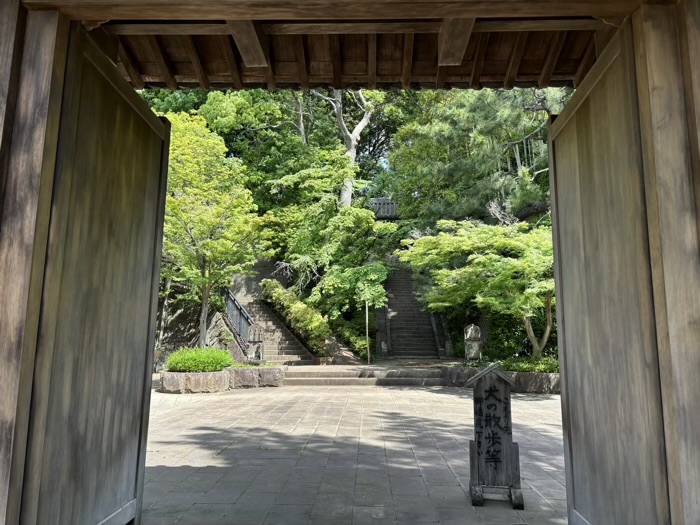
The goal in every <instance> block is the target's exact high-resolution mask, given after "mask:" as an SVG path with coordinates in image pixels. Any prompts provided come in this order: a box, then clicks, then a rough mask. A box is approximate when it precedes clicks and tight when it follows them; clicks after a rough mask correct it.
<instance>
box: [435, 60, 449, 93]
mask: <svg viewBox="0 0 700 525" xmlns="http://www.w3.org/2000/svg"><path fill="white" fill-rule="evenodd" d="M446 81H447V66H441V65H438V67H437V72H436V74H435V89H445V84H446Z"/></svg>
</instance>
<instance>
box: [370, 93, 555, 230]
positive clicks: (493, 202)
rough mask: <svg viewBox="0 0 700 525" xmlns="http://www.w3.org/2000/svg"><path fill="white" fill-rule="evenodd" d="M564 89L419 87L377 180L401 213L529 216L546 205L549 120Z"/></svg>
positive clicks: (427, 217) (433, 217) (425, 217)
mask: <svg viewBox="0 0 700 525" xmlns="http://www.w3.org/2000/svg"><path fill="white" fill-rule="evenodd" d="M567 97H568V91H565V90H561V89H556V90H554V89H552V90H512V91H497V90H484V91H451V92H448V93H444V94H436V93H435V92H431V93H426V94H425V95H423V99H422V101H421V102H422V106H423V108H424V110H423V111H422V113H420V114H414V115H413V118H411V119H409V120H408V122H407V123H406V124H404V125H403V126H402V127H401V128H400V129H399V130H398V132H397V133H396V136H395V137H394V147H393V148H392V150H391V152H390V154H389V161H390V167H391V170H390V172H388V173H387V174H386V175H385V176H383V177H382V178H381V180H379V181H378V185H379V186H380V187H382V188H383V190H384V192H385V193H387V194H389V195H391V196H392V197H393V198H394V199H395V200H397V201H398V203H399V210H400V213H401V215H402V217H404V218H407V219H415V218H417V219H421V220H422V221H423V222H424V223H427V224H434V223H435V221H437V220H440V219H455V220H460V219H467V218H475V219H481V220H493V219H494V218H496V219H497V220H498V221H499V222H503V223H508V222H516V218H517V219H519V220H524V219H526V218H527V217H528V216H529V215H528V214H533V213H542V212H543V211H544V212H546V211H547V210H548V207H549V178H548V174H547V167H548V156H547V146H546V143H545V140H544V139H545V138H546V124H547V119H548V116H549V113H550V112H556V111H558V108H559V107H560V106H561V104H562V101H563V100H565V99H566V98H567Z"/></svg>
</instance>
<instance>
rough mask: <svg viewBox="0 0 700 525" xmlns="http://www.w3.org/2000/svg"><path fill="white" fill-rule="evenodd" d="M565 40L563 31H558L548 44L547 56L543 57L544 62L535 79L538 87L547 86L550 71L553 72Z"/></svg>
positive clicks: (550, 74)
mask: <svg viewBox="0 0 700 525" xmlns="http://www.w3.org/2000/svg"><path fill="white" fill-rule="evenodd" d="M565 41H566V32H565V31H560V32H558V33H556V34H555V35H554V38H553V39H552V42H551V43H550V45H549V50H548V51H547V56H546V57H545V59H544V64H543V65H542V71H541V72H540V78H539V80H538V81H537V85H538V86H539V87H541V88H546V87H547V86H549V82H550V81H551V79H552V73H554V68H555V67H556V66H557V61H558V60H559V55H561V50H562V49H563V48H564V42H565Z"/></svg>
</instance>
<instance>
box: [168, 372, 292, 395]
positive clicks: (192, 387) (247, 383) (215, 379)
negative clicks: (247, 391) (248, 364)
mask: <svg viewBox="0 0 700 525" xmlns="http://www.w3.org/2000/svg"><path fill="white" fill-rule="evenodd" d="M283 383H284V369H283V368H227V369H226V370H222V371H220V372H161V373H160V391H161V392H166V393H169V394H200V393H213V392H226V391H227V390H233V389H234V388H258V387H266V386H282V385H283Z"/></svg>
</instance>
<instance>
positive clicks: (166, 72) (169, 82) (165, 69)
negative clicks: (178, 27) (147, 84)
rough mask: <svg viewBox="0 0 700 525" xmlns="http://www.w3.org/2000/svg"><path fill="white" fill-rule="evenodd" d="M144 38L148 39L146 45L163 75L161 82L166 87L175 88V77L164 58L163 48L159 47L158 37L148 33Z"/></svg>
mask: <svg viewBox="0 0 700 525" xmlns="http://www.w3.org/2000/svg"><path fill="white" fill-rule="evenodd" d="M146 39H147V41H148V47H149V48H150V50H151V54H152V55H153V60H154V61H155V63H156V64H157V65H158V69H159V70H160V74H161V76H162V77H163V82H165V85H166V86H167V88H168V89H172V90H173V91H175V90H176V89H177V82H176V81H175V77H174V76H173V73H172V71H171V69H170V65H169V64H168V61H167V60H166V59H165V55H163V49H162V48H161V47H160V43H159V42H158V37H157V36H154V35H149V36H147V37H146Z"/></svg>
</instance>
